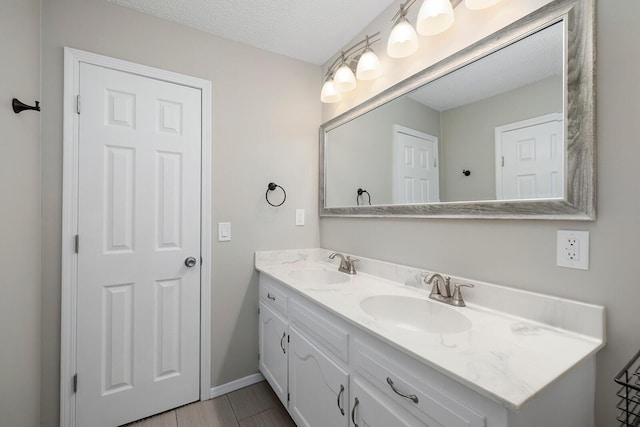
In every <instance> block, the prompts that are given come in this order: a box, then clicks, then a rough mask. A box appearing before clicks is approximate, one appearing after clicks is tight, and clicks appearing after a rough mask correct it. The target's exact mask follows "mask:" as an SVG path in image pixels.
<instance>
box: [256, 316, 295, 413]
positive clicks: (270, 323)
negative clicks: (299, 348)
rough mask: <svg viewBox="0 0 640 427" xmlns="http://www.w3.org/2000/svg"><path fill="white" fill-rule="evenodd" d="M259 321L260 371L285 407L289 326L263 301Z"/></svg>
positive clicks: (287, 378)
mask: <svg viewBox="0 0 640 427" xmlns="http://www.w3.org/2000/svg"><path fill="white" fill-rule="evenodd" d="M259 322H260V326H259V331H258V339H259V346H258V347H259V350H258V351H259V352H260V362H259V364H258V365H259V368H260V372H262V374H263V375H264V377H265V378H266V380H267V382H268V383H269V384H270V385H271V388H272V389H273V391H274V392H275V393H276V395H277V396H278V398H279V399H280V401H281V402H282V404H283V405H284V406H285V407H286V406H287V392H288V388H287V382H288V380H289V377H288V371H287V360H288V357H287V349H288V347H289V344H288V340H289V337H288V331H289V327H288V325H287V322H286V321H285V320H284V319H283V318H282V317H280V316H278V315H277V314H276V313H275V312H274V311H272V310H271V309H270V308H269V307H267V306H266V305H264V304H263V303H260V316H259Z"/></svg>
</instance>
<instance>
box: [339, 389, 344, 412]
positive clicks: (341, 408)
mask: <svg viewBox="0 0 640 427" xmlns="http://www.w3.org/2000/svg"><path fill="white" fill-rule="evenodd" d="M342 393H344V386H343V385H342V384H340V393H338V409H340V413H341V414H342V416H344V408H343V407H341V406H340V397H342Z"/></svg>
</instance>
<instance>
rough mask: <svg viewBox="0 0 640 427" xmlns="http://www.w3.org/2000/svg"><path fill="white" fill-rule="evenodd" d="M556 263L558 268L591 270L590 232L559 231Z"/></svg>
mask: <svg viewBox="0 0 640 427" xmlns="http://www.w3.org/2000/svg"><path fill="white" fill-rule="evenodd" d="M556 251H557V252H556V261H557V265H558V267H567V268H577V269H580V270H588V269H589V232H588V231H574V230H558V238H557V249H556Z"/></svg>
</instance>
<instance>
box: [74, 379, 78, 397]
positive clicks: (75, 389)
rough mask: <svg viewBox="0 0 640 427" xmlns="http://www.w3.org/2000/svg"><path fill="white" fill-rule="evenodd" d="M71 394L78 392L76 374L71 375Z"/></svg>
mask: <svg viewBox="0 0 640 427" xmlns="http://www.w3.org/2000/svg"><path fill="white" fill-rule="evenodd" d="M73 392H74V393H77V392H78V374H74V375H73Z"/></svg>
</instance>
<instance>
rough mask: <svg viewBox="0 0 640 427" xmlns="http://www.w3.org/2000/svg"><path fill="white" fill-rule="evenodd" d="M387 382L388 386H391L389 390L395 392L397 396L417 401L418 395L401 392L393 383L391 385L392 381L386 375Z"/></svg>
mask: <svg viewBox="0 0 640 427" xmlns="http://www.w3.org/2000/svg"><path fill="white" fill-rule="evenodd" d="M387 384H389V387H391V390H393V391H394V393H395V394H397V395H398V396H402V397H404V398H405V399H409V400H411V401H412V402H413V403H418V396H416V395H415V394H405V393H403V392H401V391H400V390H398V389H397V388H396V387H395V386H394V385H393V381H391V378H389V377H387Z"/></svg>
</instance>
